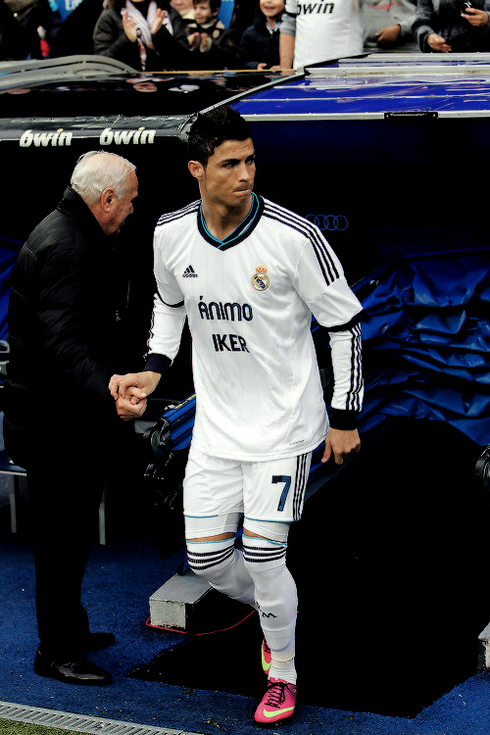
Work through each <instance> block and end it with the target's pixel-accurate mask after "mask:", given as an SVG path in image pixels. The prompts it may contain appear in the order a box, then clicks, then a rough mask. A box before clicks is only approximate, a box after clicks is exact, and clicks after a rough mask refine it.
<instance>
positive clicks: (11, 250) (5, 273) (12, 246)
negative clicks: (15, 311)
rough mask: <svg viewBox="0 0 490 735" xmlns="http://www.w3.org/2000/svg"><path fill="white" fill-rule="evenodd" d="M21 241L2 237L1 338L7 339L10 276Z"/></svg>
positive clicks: (0, 282) (0, 270)
mask: <svg viewBox="0 0 490 735" xmlns="http://www.w3.org/2000/svg"><path fill="white" fill-rule="evenodd" d="M19 247H20V243H18V242H16V241H13V240H8V239H5V238H3V237H0V340H1V339H7V337H8V325H7V311H8V302H9V295H10V276H11V274H12V269H13V267H14V263H15V260H16V258H17V254H18V249H19Z"/></svg>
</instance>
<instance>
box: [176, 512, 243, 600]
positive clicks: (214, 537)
mask: <svg viewBox="0 0 490 735" xmlns="http://www.w3.org/2000/svg"><path fill="white" fill-rule="evenodd" d="M185 520H186V546H187V559H188V562H189V566H190V568H191V569H192V570H193V572H195V574H197V575H199V576H201V577H204V579H206V580H207V581H208V582H209V583H210V585H211V586H212V587H214V588H215V589H216V590H218V591H219V592H223V594H225V595H228V597H232V598H233V599H234V600H238V601H239V602H244V603H246V604H248V605H253V604H254V602H255V594H254V583H253V580H252V577H251V576H250V573H249V571H248V569H247V567H246V565H245V562H244V559H243V554H242V551H241V549H237V548H236V546H235V536H236V529H237V525H238V521H239V514H238V513H234V514H233V513H231V514H227V515H223V516H212V517H210V518H190V517H186V519H185ZM231 527H233V530H230V528H231ZM219 528H221V529H223V530H222V531H221V532H219V533H218V532H217V531H218V529H219ZM226 529H228V530H226Z"/></svg>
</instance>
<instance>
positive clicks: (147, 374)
mask: <svg viewBox="0 0 490 735" xmlns="http://www.w3.org/2000/svg"><path fill="white" fill-rule="evenodd" d="M161 377H162V376H161V373H155V372H153V371H152V370H144V371H143V372H141V373H127V374H126V375H113V376H112V378H111V379H110V381H109V390H110V392H111V396H112V397H113V398H114V400H115V401H117V399H118V398H122V399H124V400H126V401H129V402H130V403H132V404H133V405H137V404H138V403H139V402H140V401H144V400H146V399H147V398H148V396H149V395H150V394H151V393H153V391H154V390H155V388H156V387H157V385H158V383H159V382H160V378H161Z"/></svg>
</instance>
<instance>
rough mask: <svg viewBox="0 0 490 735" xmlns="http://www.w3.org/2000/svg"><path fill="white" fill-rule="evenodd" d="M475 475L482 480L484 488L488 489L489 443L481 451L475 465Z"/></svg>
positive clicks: (489, 477) (489, 487) (489, 475)
mask: <svg viewBox="0 0 490 735" xmlns="http://www.w3.org/2000/svg"><path fill="white" fill-rule="evenodd" d="M475 472H476V475H477V477H480V478H481V479H482V480H483V487H484V488H485V490H490V445H489V446H488V447H487V448H486V449H485V450H484V451H483V453H482V454H481V455H480V457H479V458H478V460H477V463H476V465H475Z"/></svg>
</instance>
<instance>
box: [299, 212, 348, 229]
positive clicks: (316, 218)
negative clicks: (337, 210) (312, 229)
mask: <svg viewBox="0 0 490 735" xmlns="http://www.w3.org/2000/svg"><path fill="white" fill-rule="evenodd" d="M306 219H307V220H308V221H309V222H312V223H313V224H314V225H316V226H317V227H319V228H320V230H328V231H329V232H332V231H333V230H338V231H339V232H344V231H345V230H346V229H347V228H348V227H349V220H348V219H347V217H346V216H345V215H344V214H307V215H306Z"/></svg>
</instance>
